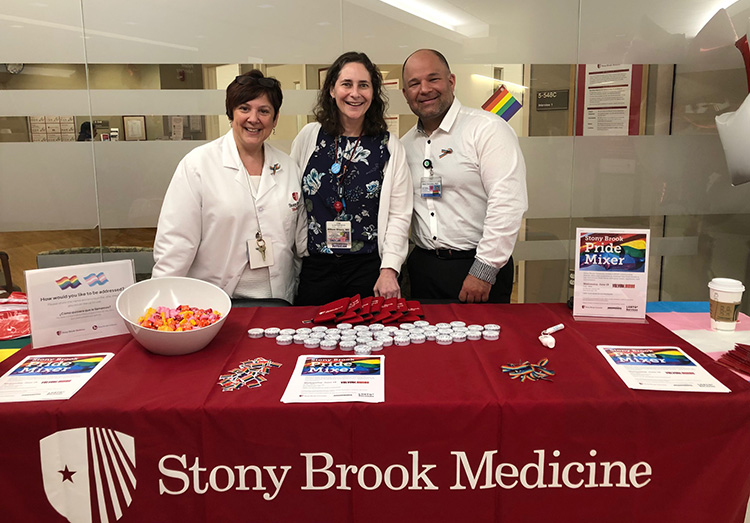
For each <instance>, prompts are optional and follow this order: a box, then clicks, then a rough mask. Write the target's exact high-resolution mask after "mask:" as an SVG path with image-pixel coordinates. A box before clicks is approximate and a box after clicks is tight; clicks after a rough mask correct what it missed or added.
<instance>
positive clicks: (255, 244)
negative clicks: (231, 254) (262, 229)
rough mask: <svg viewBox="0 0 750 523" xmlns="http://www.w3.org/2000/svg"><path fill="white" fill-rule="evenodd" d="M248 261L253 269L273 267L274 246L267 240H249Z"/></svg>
mask: <svg viewBox="0 0 750 523" xmlns="http://www.w3.org/2000/svg"><path fill="white" fill-rule="evenodd" d="M247 261H248V263H250V268H251V269H260V268H262V267H270V266H271V265H273V245H271V242H267V241H265V240H256V239H252V240H247Z"/></svg>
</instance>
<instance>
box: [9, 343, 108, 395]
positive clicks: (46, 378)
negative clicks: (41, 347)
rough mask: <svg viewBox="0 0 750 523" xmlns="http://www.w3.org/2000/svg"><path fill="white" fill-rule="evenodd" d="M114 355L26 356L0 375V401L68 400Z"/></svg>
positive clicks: (104, 353) (102, 353)
mask: <svg viewBox="0 0 750 523" xmlns="http://www.w3.org/2000/svg"><path fill="white" fill-rule="evenodd" d="M113 356H114V354H112V353H111V352H101V353H97V354H72V355H71V354H57V355H44V356H38V355H34V356H26V357H25V358H24V359H23V360H21V362H20V363H18V364H17V365H16V366H14V367H13V368H12V369H10V370H9V371H8V372H6V373H5V374H4V375H3V376H2V377H0V403H10V402H16V401H45V400H66V399H69V398H71V397H72V396H73V394H75V393H76V392H78V391H79V390H80V389H81V387H83V386H84V385H85V384H86V382H88V381H89V380H90V379H91V377H92V376H93V375H94V374H96V373H97V372H98V371H99V369H101V368H102V367H103V366H104V364H105V363H107V362H108V361H109V360H111V359H112V357H113Z"/></svg>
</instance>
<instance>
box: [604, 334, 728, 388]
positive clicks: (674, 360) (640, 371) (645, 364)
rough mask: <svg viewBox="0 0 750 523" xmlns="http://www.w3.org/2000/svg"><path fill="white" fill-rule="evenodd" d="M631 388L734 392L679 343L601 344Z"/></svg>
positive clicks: (616, 369) (605, 354) (618, 373)
mask: <svg viewBox="0 0 750 523" xmlns="http://www.w3.org/2000/svg"><path fill="white" fill-rule="evenodd" d="M596 348H597V349H599V352H601V353H602V355H603V356H604V358H605V359H606V360H607V362H608V363H609V364H610V365H611V366H612V368H613V369H614V370H615V372H616V373H617V375H618V376H620V378H621V379H622V381H624V382H625V385H627V386H628V387H630V388H631V389H640V390H664V391H681V392H731V391H730V390H729V389H728V388H727V387H725V386H724V385H723V384H722V383H721V382H720V381H719V380H717V379H716V378H714V377H713V376H711V374H710V373H709V372H708V371H707V370H706V369H704V368H703V367H701V366H700V365H699V364H698V362H696V361H695V360H694V359H693V358H691V357H690V356H688V355H687V354H685V353H684V352H683V351H682V350H681V349H680V348H678V347H623V346H616V345H597V347H596Z"/></svg>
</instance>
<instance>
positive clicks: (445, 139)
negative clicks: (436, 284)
mask: <svg viewBox="0 0 750 523" xmlns="http://www.w3.org/2000/svg"><path fill="white" fill-rule="evenodd" d="M401 141H402V143H403V144H404V146H405V147H406V157H407V160H408V162H409V167H410V169H411V173H412V178H413V182H414V183H413V185H414V216H413V219H412V237H413V239H414V243H415V244H416V245H417V246H418V247H421V248H423V249H429V250H433V249H453V250H459V251H469V250H472V249H476V250H477V254H476V261H475V264H474V265H475V267H476V270H475V267H472V271H471V272H470V274H474V275H475V276H478V277H480V279H483V280H485V281H490V283H494V281H495V275H496V274H497V272H498V271H499V270H500V269H501V268H502V267H503V266H504V265H505V264H506V263H508V259H509V258H510V256H511V254H512V252H513V246H514V245H515V242H516V237H517V236H518V230H519V229H520V227H521V218H522V216H523V213H524V212H525V211H526V210H527V209H528V197H527V195H526V164H525V163H524V160H523V155H522V153H521V149H520V147H519V145H518V138H517V137H516V133H515V132H514V131H513V129H512V128H511V127H510V125H508V123H507V122H506V121H505V120H503V119H502V118H500V117H499V116H497V115H495V114H492V113H489V112H487V111H482V110H479V109H473V108H470V107H464V106H462V105H461V103H460V102H459V101H458V99H457V98H454V100H453V104H452V105H451V107H450V109H449V110H448V112H447V113H446V115H445V117H444V118H443V121H442V122H441V123H440V126H439V127H438V128H437V129H436V130H435V131H433V133H432V134H431V135H430V136H427V134H425V132H424V131H423V130H422V129H421V124H418V125H417V126H415V127H414V128H412V129H411V130H409V132H408V133H406V135H404V137H403V138H402V140H401ZM426 159H429V160H430V161H431V162H432V176H436V177H440V178H441V179H442V197H441V198H423V197H422V196H421V178H422V177H425V176H430V175H431V172H430V169H428V168H426V167H425V166H424V164H423V162H424V161H425V160H426Z"/></svg>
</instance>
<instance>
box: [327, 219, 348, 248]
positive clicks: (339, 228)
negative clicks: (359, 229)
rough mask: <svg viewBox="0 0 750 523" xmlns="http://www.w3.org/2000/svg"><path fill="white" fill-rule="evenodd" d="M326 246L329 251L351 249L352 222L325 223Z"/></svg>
mask: <svg viewBox="0 0 750 523" xmlns="http://www.w3.org/2000/svg"><path fill="white" fill-rule="evenodd" d="M326 246H327V247H328V248H329V249H351V248H352V222H350V221H331V222H326Z"/></svg>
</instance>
